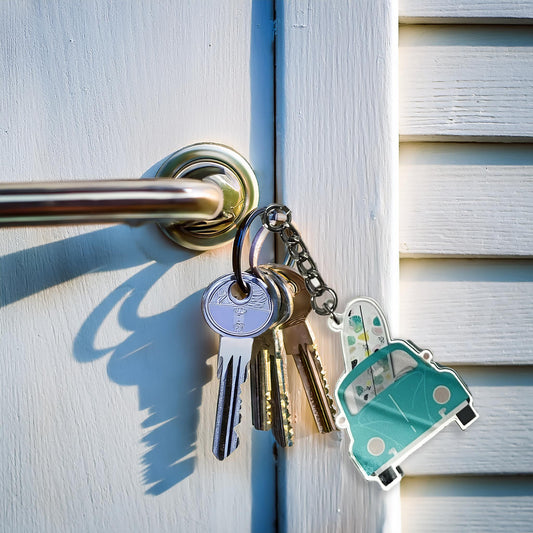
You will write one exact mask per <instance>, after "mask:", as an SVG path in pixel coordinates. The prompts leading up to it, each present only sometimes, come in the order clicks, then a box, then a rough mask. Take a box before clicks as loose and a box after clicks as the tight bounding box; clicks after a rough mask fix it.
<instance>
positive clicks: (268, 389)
mask: <svg viewBox="0 0 533 533" xmlns="http://www.w3.org/2000/svg"><path fill="white" fill-rule="evenodd" d="M271 339H272V333H271V332H270V331H268V332H265V333H263V334H262V335H260V336H259V337H256V338H255V339H254V343H253V348H252V360H251V361H250V394H251V404H252V424H253V426H254V428H255V429H257V430H260V431H268V430H270V429H271V427H272V380H271V379H270V353H271V352H272V351H273V347H272V343H271Z"/></svg>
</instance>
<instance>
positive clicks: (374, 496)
mask: <svg viewBox="0 0 533 533" xmlns="http://www.w3.org/2000/svg"><path fill="white" fill-rule="evenodd" d="M277 17H278V29H279V30H280V32H281V33H278V55H277V64H278V69H277V78H278V98H277V104H278V180H279V181H278V182H279V186H280V187H279V199H280V200H281V201H283V202H284V203H287V205H289V206H290V207H291V208H292V210H293V215H294V222H295V224H297V225H298V227H299V229H300V230H301V232H302V234H303V236H304V239H305V241H306V244H307V245H308V247H309V249H310V251H311V254H312V255H313V257H314V258H315V260H316V261H317V263H318V267H319V269H320V270H321V272H322V274H323V278H324V280H325V281H326V282H327V283H328V284H330V285H331V286H332V287H334V288H335V289H336V290H337V292H338V294H339V298H340V303H339V309H342V308H343V307H344V305H345V304H346V303H347V302H348V301H349V300H350V299H352V298H354V297H356V296H360V295H362V294H366V295H370V296H373V297H374V298H376V299H378V300H379V301H381V302H383V304H384V306H385V308H386V311H387V313H388V314H389V315H390V317H391V320H392V319H395V318H396V314H395V312H396V301H397V290H398V285H397V281H398V255H397V249H398V242H397V232H396V217H397V200H398V197H397V171H398V169H397V157H398V155H397V151H398V138H397V132H398V129H397V118H396V110H397V107H396V106H397V85H396V76H397V73H396V69H397V67H396V62H397V22H398V19H397V8H396V4H395V2H394V1H389V0H378V1H376V0H362V1H358V2H346V1H344V0H338V1H330V2H324V1H322V0H311V1H296V2H295V1H293V0H285V1H283V2H278V4H277ZM312 324H313V327H315V331H316V334H317V338H318V340H319V344H320V351H321V354H322V357H323V359H324V363H325V365H326V368H327V371H328V376H329V377H330V381H331V386H332V387H333V386H334V383H335V379H336V378H337V376H339V375H340V374H341V371H342V369H343V358H342V351H341V345H340V342H339V338H338V336H337V335H336V334H334V333H332V332H331V331H329V329H328V327H327V325H326V320H325V319H324V318H322V317H313V320H312ZM292 390H295V389H294V388H293V389H292ZM300 390H301V389H300ZM293 405H294V408H293V411H294V412H295V415H296V420H297V423H296V425H295V432H296V442H295V444H294V446H293V448H291V449H289V450H284V451H282V453H281V466H282V469H281V475H282V476H283V484H282V487H283V492H282V493H281V494H280V502H279V507H280V509H281V510H282V518H283V520H282V522H281V526H282V530H285V529H286V530H287V531H290V532H299V531H302V532H319V531H352V532H360V533H369V532H389V531H397V530H398V528H399V526H400V518H399V513H398V510H397V508H396V505H397V503H398V501H397V497H398V494H397V491H392V492H390V493H388V494H386V493H383V492H382V491H381V490H380V489H379V488H378V487H377V486H376V485H375V484H369V483H367V482H366V481H365V480H364V479H363V477H362V476H360V475H359V474H358V473H357V471H356V469H355V467H354V466H353V464H352V462H351V460H350V458H349V456H348V451H347V440H348V439H347V438H346V435H344V436H342V435H337V434H334V435H318V434H316V432H314V431H313V428H312V425H310V424H309V422H308V421H309V416H308V412H307V411H306V410H305V401H304V400H303V399H302V394H301V393H300V394H299V395H297V394H295V395H294V398H293Z"/></svg>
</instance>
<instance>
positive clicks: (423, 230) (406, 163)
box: [400, 49, 533, 257]
mask: <svg viewBox="0 0 533 533" xmlns="http://www.w3.org/2000/svg"><path fill="white" fill-rule="evenodd" d="M532 52H533V49H532ZM532 100H533V98H532ZM400 180H401V181H400V184H401V185H400V253H401V254H402V255H403V256H406V257H427V256H433V255H453V256H481V255H488V256H502V255H503V256H532V255H533V225H532V224H531V223H530V222H531V221H532V220H533V145H530V144H517V145H513V144H477V143H463V144H459V143H402V145H401V150H400Z"/></svg>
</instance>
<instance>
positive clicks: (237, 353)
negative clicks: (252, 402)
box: [213, 337, 253, 460]
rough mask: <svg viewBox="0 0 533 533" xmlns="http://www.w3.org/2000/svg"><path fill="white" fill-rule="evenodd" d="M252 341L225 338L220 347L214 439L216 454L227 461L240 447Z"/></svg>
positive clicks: (218, 457) (214, 451)
mask: <svg viewBox="0 0 533 533" xmlns="http://www.w3.org/2000/svg"><path fill="white" fill-rule="evenodd" d="M252 343H253V339H251V338H249V339H248V338H246V339H244V338H240V339H237V338H233V337H222V338H221V339H220V348H219V365H220V367H219V368H220V373H221V376H220V382H219V389H218V402H217V411H216V418H215V433H214V437H213V453H214V455H215V457H216V458H217V459H219V460H223V459H225V458H226V457H227V456H228V455H230V454H231V453H232V452H233V451H235V449H236V448H237V446H238V445H239V437H238V435H237V432H236V431H235V428H236V427H237V426H238V424H239V422H240V411H241V386H242V384H243V383H244V381H245V380H246V374H247V365H248V361H249V359H250V353H251V349H252Z"/></svg>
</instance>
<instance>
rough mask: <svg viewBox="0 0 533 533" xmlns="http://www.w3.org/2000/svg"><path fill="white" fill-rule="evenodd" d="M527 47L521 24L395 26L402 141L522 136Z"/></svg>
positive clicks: (525, 134)
mask: <svg viewBox="0 0 533 533" xmlns="http://www.w3.org/2000/svg"><path fill="white" fill-rule="evenodd" d="M532 47H533V31H532V30H531V29H530V28H529V27H521V26H487V27H484V26H464V25H462V26H431V25H429V26H424V25H422V26H403V27H402V28H401V31H400V72H401V76H400V100H401V106H400V134H401V138H402V140H403V141H415V140H423V141H430V140H455V139H462V140H467V139H469V138H470V139H474V140H479V139H485V140H513V141H516V140H520V139H525V140H527V139H529V137H531V136H532V135H533V100H532V98H531V94H530V89H531V87H532V86H533V54H531V50H532ZM457 58H461V60H460V61H458V60H457Z"/></svg>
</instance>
